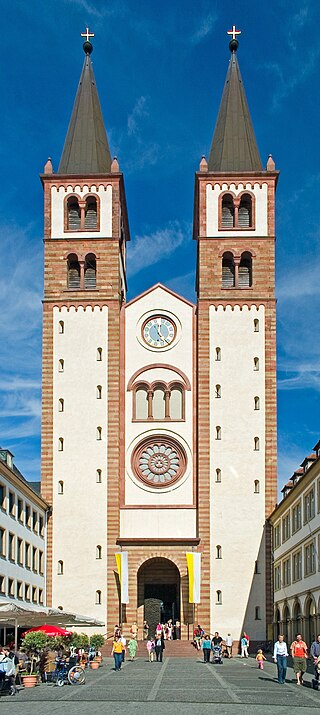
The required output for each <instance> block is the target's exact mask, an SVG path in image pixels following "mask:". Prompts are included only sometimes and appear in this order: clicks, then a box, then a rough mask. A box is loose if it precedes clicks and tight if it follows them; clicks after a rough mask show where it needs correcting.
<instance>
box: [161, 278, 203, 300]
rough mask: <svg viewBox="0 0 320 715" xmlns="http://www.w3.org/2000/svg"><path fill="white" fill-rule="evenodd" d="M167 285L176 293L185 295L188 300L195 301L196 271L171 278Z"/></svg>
mask: <svg viewBox="0 0 320 715" xmlns="http://www.w3.org/2000/svg"><path fill="white" fill-rule="evenodd" d="M166 285H167V286H168V288H171V290H173V291H174V292H175V293H178V294H179V295H183V296H184V297H185V298H187V300H190V301H191V302H192V303H195V301H196V295H195V271H190V272H189V273H184V274H183V275H180V276H176V277H175V278H171V280H170V281H167V282H166Z"/></svg>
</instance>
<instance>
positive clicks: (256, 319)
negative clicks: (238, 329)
mask: <svg viewBox="0 0 320 715" xmlns="http://www.w3.org/2000/svg"><path fill="white" fill-rule="evenodd" d="M253 329H254V332H255V333H258V332H259V320H258V318H255V319H254V321H253Z"/></svg>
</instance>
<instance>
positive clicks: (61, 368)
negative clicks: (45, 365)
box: [59, 360, 64, 372]
mask: <svg viewBox="0 0 320 715" xmlns="http://www.w3.org/2000/svg"><path fill="white" fill-rule="evenodd" d="M59 372H64V360H59Z"/></svg>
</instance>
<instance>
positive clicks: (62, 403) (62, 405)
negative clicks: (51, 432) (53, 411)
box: [59, 397, 64, 412]
mask: <svg viewBox="0 0 320 715" xmlns="http://www.w3.org/2000/svg"><path fill="white" fill-rule="evenodd" d="M59 412H64V400H63V398H62V397H60V399H59Z"/></svg>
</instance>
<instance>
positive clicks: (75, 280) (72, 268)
mask: <svg viewBox="0 0 320 715" xmlns="http://www.w3.org/2000/svg"><path fill="white" fill-rule="evenodd" d="M67 275H68V279H67V285H68V288H69V290H79V288H80V287H81V272H80V263H79V261H78V256H77V255H76V254H75V253H71V254H70V256H68V258H67Z"/></svg>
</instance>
